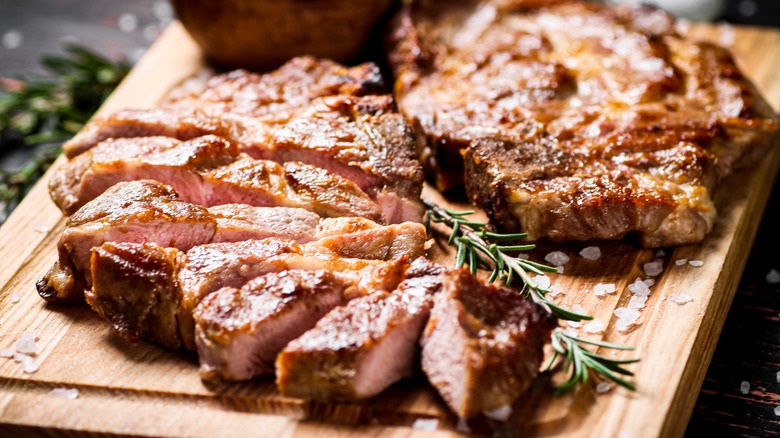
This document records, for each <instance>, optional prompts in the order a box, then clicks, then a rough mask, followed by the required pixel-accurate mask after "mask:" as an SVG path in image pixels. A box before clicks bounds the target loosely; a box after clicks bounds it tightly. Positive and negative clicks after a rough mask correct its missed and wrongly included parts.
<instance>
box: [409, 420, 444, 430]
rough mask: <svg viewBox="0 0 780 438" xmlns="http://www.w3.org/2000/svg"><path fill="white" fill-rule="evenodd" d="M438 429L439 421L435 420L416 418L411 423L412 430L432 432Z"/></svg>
mask: <svg viewBox="0 0 780 438" xmlns="http://www.w3.org/2000/svg"><path fill="white" fill-rule="evenodd" d="M438 428H439V420H438V419H436V418H418V419H416V420H414V423H412V429H417V430H424V431H427V432H434V431H436V429H438Z"/></svg>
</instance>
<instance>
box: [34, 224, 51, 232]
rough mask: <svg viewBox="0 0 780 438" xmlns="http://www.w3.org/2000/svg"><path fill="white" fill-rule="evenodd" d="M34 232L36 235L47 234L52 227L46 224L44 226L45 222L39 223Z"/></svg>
mask: <svg viewBox="0 0 780 438" xmlns="http://www.w3.org/2000/svg"><path fill="white" fill-rule="evenodd" d="M33 231H35V232H36V233H43V234H46V233H48V232H49V231H51V227H50V226H48V225H46V224H44V223H43V222H38V223H37V224H36V225H35V228H33Z"/></svg>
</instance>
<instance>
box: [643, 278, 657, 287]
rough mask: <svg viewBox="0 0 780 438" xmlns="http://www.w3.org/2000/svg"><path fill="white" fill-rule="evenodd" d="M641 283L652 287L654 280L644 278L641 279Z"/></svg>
mask: <svg viewBox="0 0 780 438" xmlns="http://www.w3.org/2000/svg"><path fill="white" fill-rule="evenodd" d="M642 283H644V284H646V285H647V287H653V285H655V280H653V279H652V278H645V279H644V280H642Z"/></svg>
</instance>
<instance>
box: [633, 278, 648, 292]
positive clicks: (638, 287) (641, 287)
mask: <svg viewBox="0 0 780 438" xmlns="http://www.w3.org/2000/svg"><path fill="white" fill-rule="evenodd" d="M628 290H629V291H631V293H632V294H634V295H640V296H648V295H650V288H649V287H647V284H646V283H645V282H644V281H642V279H641V278H638V277H637V279H636V280H634V282H633V283H631V284H629V285H628Z"/></svg>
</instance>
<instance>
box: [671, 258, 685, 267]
mask: <svg viewBox="0 0 780 438" xmlns="http://www.w3.org/2000/svg"><path fill="white" fill-rule="evenodd" d="M674 264H675V265H677V266H685V265H687V264H688V259H677V260H675V261H674Z"/></svg>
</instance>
